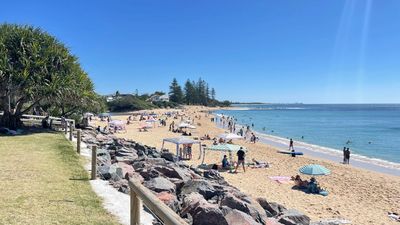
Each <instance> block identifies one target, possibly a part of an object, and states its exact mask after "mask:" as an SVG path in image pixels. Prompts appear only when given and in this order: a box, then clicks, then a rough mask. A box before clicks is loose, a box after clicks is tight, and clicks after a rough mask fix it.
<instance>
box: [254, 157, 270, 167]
mask: <svg viewBox="0 0 400 225" xmlns="http://www.w3.org/2000/svg"><path fill="white" fill-rule="evenodd" d="M251 161H253V165H252V166H251V168H268V167H269V163H267V162H265V161H258V160H256V159H251Z"/></svg>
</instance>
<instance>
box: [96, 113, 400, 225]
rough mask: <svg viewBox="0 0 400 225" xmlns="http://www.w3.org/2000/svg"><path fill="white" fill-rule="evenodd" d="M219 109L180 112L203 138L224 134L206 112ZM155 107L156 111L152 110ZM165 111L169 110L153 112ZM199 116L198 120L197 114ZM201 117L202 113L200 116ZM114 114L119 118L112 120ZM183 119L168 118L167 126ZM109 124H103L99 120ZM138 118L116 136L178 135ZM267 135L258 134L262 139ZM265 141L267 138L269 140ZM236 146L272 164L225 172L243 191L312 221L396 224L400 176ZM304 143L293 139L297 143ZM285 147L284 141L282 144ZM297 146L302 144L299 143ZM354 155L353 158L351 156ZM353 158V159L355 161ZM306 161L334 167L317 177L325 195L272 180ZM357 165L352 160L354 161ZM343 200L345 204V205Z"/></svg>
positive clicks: (154, 138)
mask: <svg viewBox="0 0 400 225" xmlns="http://www.w3.org/2000/svg"><path fill="white" fill-rule="evenodd" d="M218 109H220V108H206V107H201V106H187V107H185V109H184V110H183V111H181V113H183V114H184V115H185V116H186V117H191V119H194V120H195V125H196V127H197V128H196V129H195V130H192V134H193V136H194V137H202V136H204V135H205V134H209V135H210V136H211V137H216V136H218V135H219V134H221V133H224V132H226V129H222V128H221V127H218V126H216V125H217V124H216V123H215V122H211V120H210V118H211V117H214V116H213V115H211V114H209V113H208V112H206V111H216V110H218ZM152 111H153V110H152ZM154 111H156V113H159V114H162V113H164V112H167V111H174V110H172V109H171V110H168V109H157V110H154ZM196 116H197V118H196ZM198 116H201V118H199V117H198ZM114 117H115V118H114ZM113 119H120V120H123V121H124V120H126V119H127V116H117V115H115V116H113ZM179 119H180V118H178V119H172V118H171V119H168V120H167V124H169V123H171V122H172V121H175V123H179ZM96 123H98V124H99V125H103V126H104V125H105V124H106V123H105V122H100V121H98V122H96ZM139 124H140V122H139V121H134V122H133V123H132V124H130V125H128V126H127V131H126V132H124V133H117V134H116V136H117V137H121V138H127V139H132V140H135V141H138V142H141V143H143V144H146V145H148V146H154V147H156V148H159V149H160V148H161V146H162V140H163V138H174V137H178V136H180V134H178V133H173V132H170V131H168V126H166V127H163V126H157V127H154V128H152V129H150V130H149V131H148V132H139V131H138V130H137V127H138V126H139ZM261 137H262V138H264V136H260V138H261ZM266 140H268V139H267V138H266ZM202 144H205V145H207V146H208V145H212V140H208V141H207V140H205V141H202ZM235 144H239V145H242V146H244V147H246V148H247V149H249V152H248V154H247V157H246V158H247V159H248V160H251V159H252V158H255V159H256V160H262V161H266V162H268V163H269V164H270V167H269V168H266V169H252V168H250V167H249V168H248V169H247V168H246V172H245V173H244V172H243V170H242V169H241V168H240V169H239V171H238V173H236V174H235V173H233V174H231V173H227V172H221V175H222V176H223V177H224V178H225V179H226V181H227V182H228V183H229V184H231V185H233V186H235V187H237V188H238V189H240V190H241V191H243V192H244V193H246V194H249V195H250V196H251V197H253V198H258V197H264V198H266V199H269V200H270V201H273V202H278V203H280V204H282V205H284V206H285V207H286V208H295V209H298V210H299V211H301V212H303V213H305V214H307V215H308V216H310V218H311V219H312V221H319V220H324V219H331V218H335V219H346V220H350V221H352V224H378V223H379V224H397V223H396V222H393V221H391V220H390V219H389V218H388V216H387V215H388V212H395V213H400V212H399V211H398V209H399V208H400V201H399V200H400V197H398V196H400V190H399V189H398V187H399V186H400V178H399V176H393V175H389V174H386V173H379V172H375V171H372V170H370V169H369V170H367V169H360V168H358V167H355V166H354V165H350V166H348V165H343V164H341V163H338V161H341V159H339V157H338V158H337V159H336V160H332V161H330V160H325V159H324V158H322V157H317V156H313V155H311V154H307V153H306V156H304V157H295V158H293V157H290V156H289V155H284V154H279V153H277V150H279V149H282V148H279V147H278V148H277V147H275V146H273V145H271V144H269V143H264V142H261V141H259V142H257V143H256V144H253V143H249V142H248V141H244V140H236V141H235ZM299 144H300V143H297V144H296V143H295V147H296V146H297V145H299ZM282 146H284V149H287V146H286V145H285V143H284V142H283V143H282ZM165 147H166V148H168V149H173V150H174V149H175V148H176V146H175V145H173V144H166V146H165ZM297 149H298V150H299V146H298V147H297ZM198 155H199V150H198V147H195V148H194V149H193V158H192V159H191V160H188V161H185V162H186V163H187V164H188V165H192V166H197V165H200V164H201V163H202V160H201V159H199V158H198ZM222 156H223V153H221V152H212V151H206V152H205V161H204V163H206V164H215V163H220V160H221V159H222ZM353 158H354V157H353ZM353 162H354V160H353V161H351V163H353ZM306 164H321V165H324V166H325V167H326V168H328V169H329V170H331V171H332V173H331V175H329V176H319V177H318V178H317V179H318V182H320V183H321V185H322V187H323V188H326V190H328V191H329V195H328V196H326V197H323V196H319V195H311V194H307V193H304V192H302V191H298V190H294V189H293V188H292V187H293V184H292V183H284V184H281V183H277V182H276V181H274V180H272V179H270V177H272V176H285V177H290V176H294V175H296V174H299V172H298V169H299V168H300V167H302V166H304V165H306ZM353 164H354V163H353ZM301 177H302V178H303V179H310V176H308V175H301ZM344 203H345V204H344Z"/></svg>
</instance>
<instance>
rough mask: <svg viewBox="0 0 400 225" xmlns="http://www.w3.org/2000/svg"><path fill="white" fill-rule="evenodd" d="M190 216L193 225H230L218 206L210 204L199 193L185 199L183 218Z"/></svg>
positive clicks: (191, 194)
mask: <svg viewBox="0 0 400 225" xmlns="http://www.w3.org/2000/svg"><path fill="white" fill-rule="evenodd" d="M186 214H190V217H191V218H192V220H193V225H216V224H218V225H228V223H227V221H226V219H225V217H224V215H223V213H222V211H221V210H220V209H219V208H218V205H214V204H210V203H208V202H207V201H206V200H205V199H204V198H203V196H202V195H200V194H199V193H195V192H193V193H190V194H189V195H186V196H185V198H184V199H183V210H182V216H186Z"/></svg>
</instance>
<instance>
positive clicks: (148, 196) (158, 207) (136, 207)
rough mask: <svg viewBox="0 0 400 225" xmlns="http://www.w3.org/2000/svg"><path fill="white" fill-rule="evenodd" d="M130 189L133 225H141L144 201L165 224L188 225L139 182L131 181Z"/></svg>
mask: <svg viewBox="0 0 400 225" xmlns="http://www.w3.org/2000/svg"><path fill="white" fill-rule="evenodd" d="M129 187H130V189H131V225H141V223H140V211H141V209H142V201H143V203H144V205H145V206H146V207H147V208H148V209H149V210H150V211H151V212H152V213H154V214H155V215H156V216H157V217H158V218H160V219H161V220H162V222H163V224H165V225H188V224H187V223H186V222H185V221H184V220H183V219H182V218H181V217H180V216H178V215H177V214H176V213H175V212H174V211H173V210H172V209H170V208H169V207H168V206H167V205H165V204H164V202H162V201H161V200H160V199H158V198H157V196H155V195H154V194H153V193H152V192H151V191H150V190H149V189H147V188H146V187H144V186H143V185H142V184H141V183H140V182H139V181H133V180H130V181H129Z"/></svg>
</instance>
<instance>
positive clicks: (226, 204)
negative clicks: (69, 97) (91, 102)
mask: <svg viewBox="0 0 400 225" xmlns="http://www.w3.org/2000/svg"><path fill="white" fill-rule="evenodd" d="M82 141H84V142H86V143H87V144H91V145H97V146H98V151H97V159H98V160H97V162H98V172H97V173H98V174H99V177H100V178H101V179H104V180H108V181H109V182H110V184H111V185H113V187H115V188H116V189H117V190H119V191H120V192H123V193H126V194H129V185H128V180H129V179H131V180H134V181H139V182H141V183H142V184H143V185H144V186H145V187H147V188H148V189H150V190H151V191H153V192H154V194H155V195H156V196H157V197H158V198H159V199H160V200H161V201H163V202H164V203H165V204H166V205H167V206H168V207H169V208H171V209H172V210H174V211H175V212H176V213H177V214H178V215H180V216H181V217H182V218H184V219H185V220H186V221H187V222H188V223H189V224H193V225H216V224H218V225H260V224H262V225H273V224H277V225H279V224H286V225H292V224H301V225H303V224H310V219H309V218H308V217H307V216H306V215H304V214H302V213H300V212H298V211H295V210H287V209H286V208H285V207H284V206H282V205H280V204H278V203H274V202H269V201H268V200H267V199H263V198H259V199H257V200H256V201H255V200H253V199H252V198H251V197H249V196H248V195H246V194H244V193H243V192H241V191H240V190H239V189H237V188H235V187H233V186H231V185H229V184H228V183H227V182H226V181H225V179H224V178H223V177H222V176H221V175H220V173H219V172H218V171H216V170H205V171H204V170H202V169H200V168H197V167H189V166H188V165H186V164H185V163H184V162H182V161H178V158H177V157H176V156H175V155H174V154H173V153H169V152H162V153H161V152H160V151H158V150H156V149H155V148H152V147H149V146H146V145H143V144H140V143H137V142H134V141H132V140H126V139H118V138H115V137H114V136H112V135H103V134H96V133H95V132H94V131H91V130H85V131H83V132H82Z"/></svg>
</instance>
